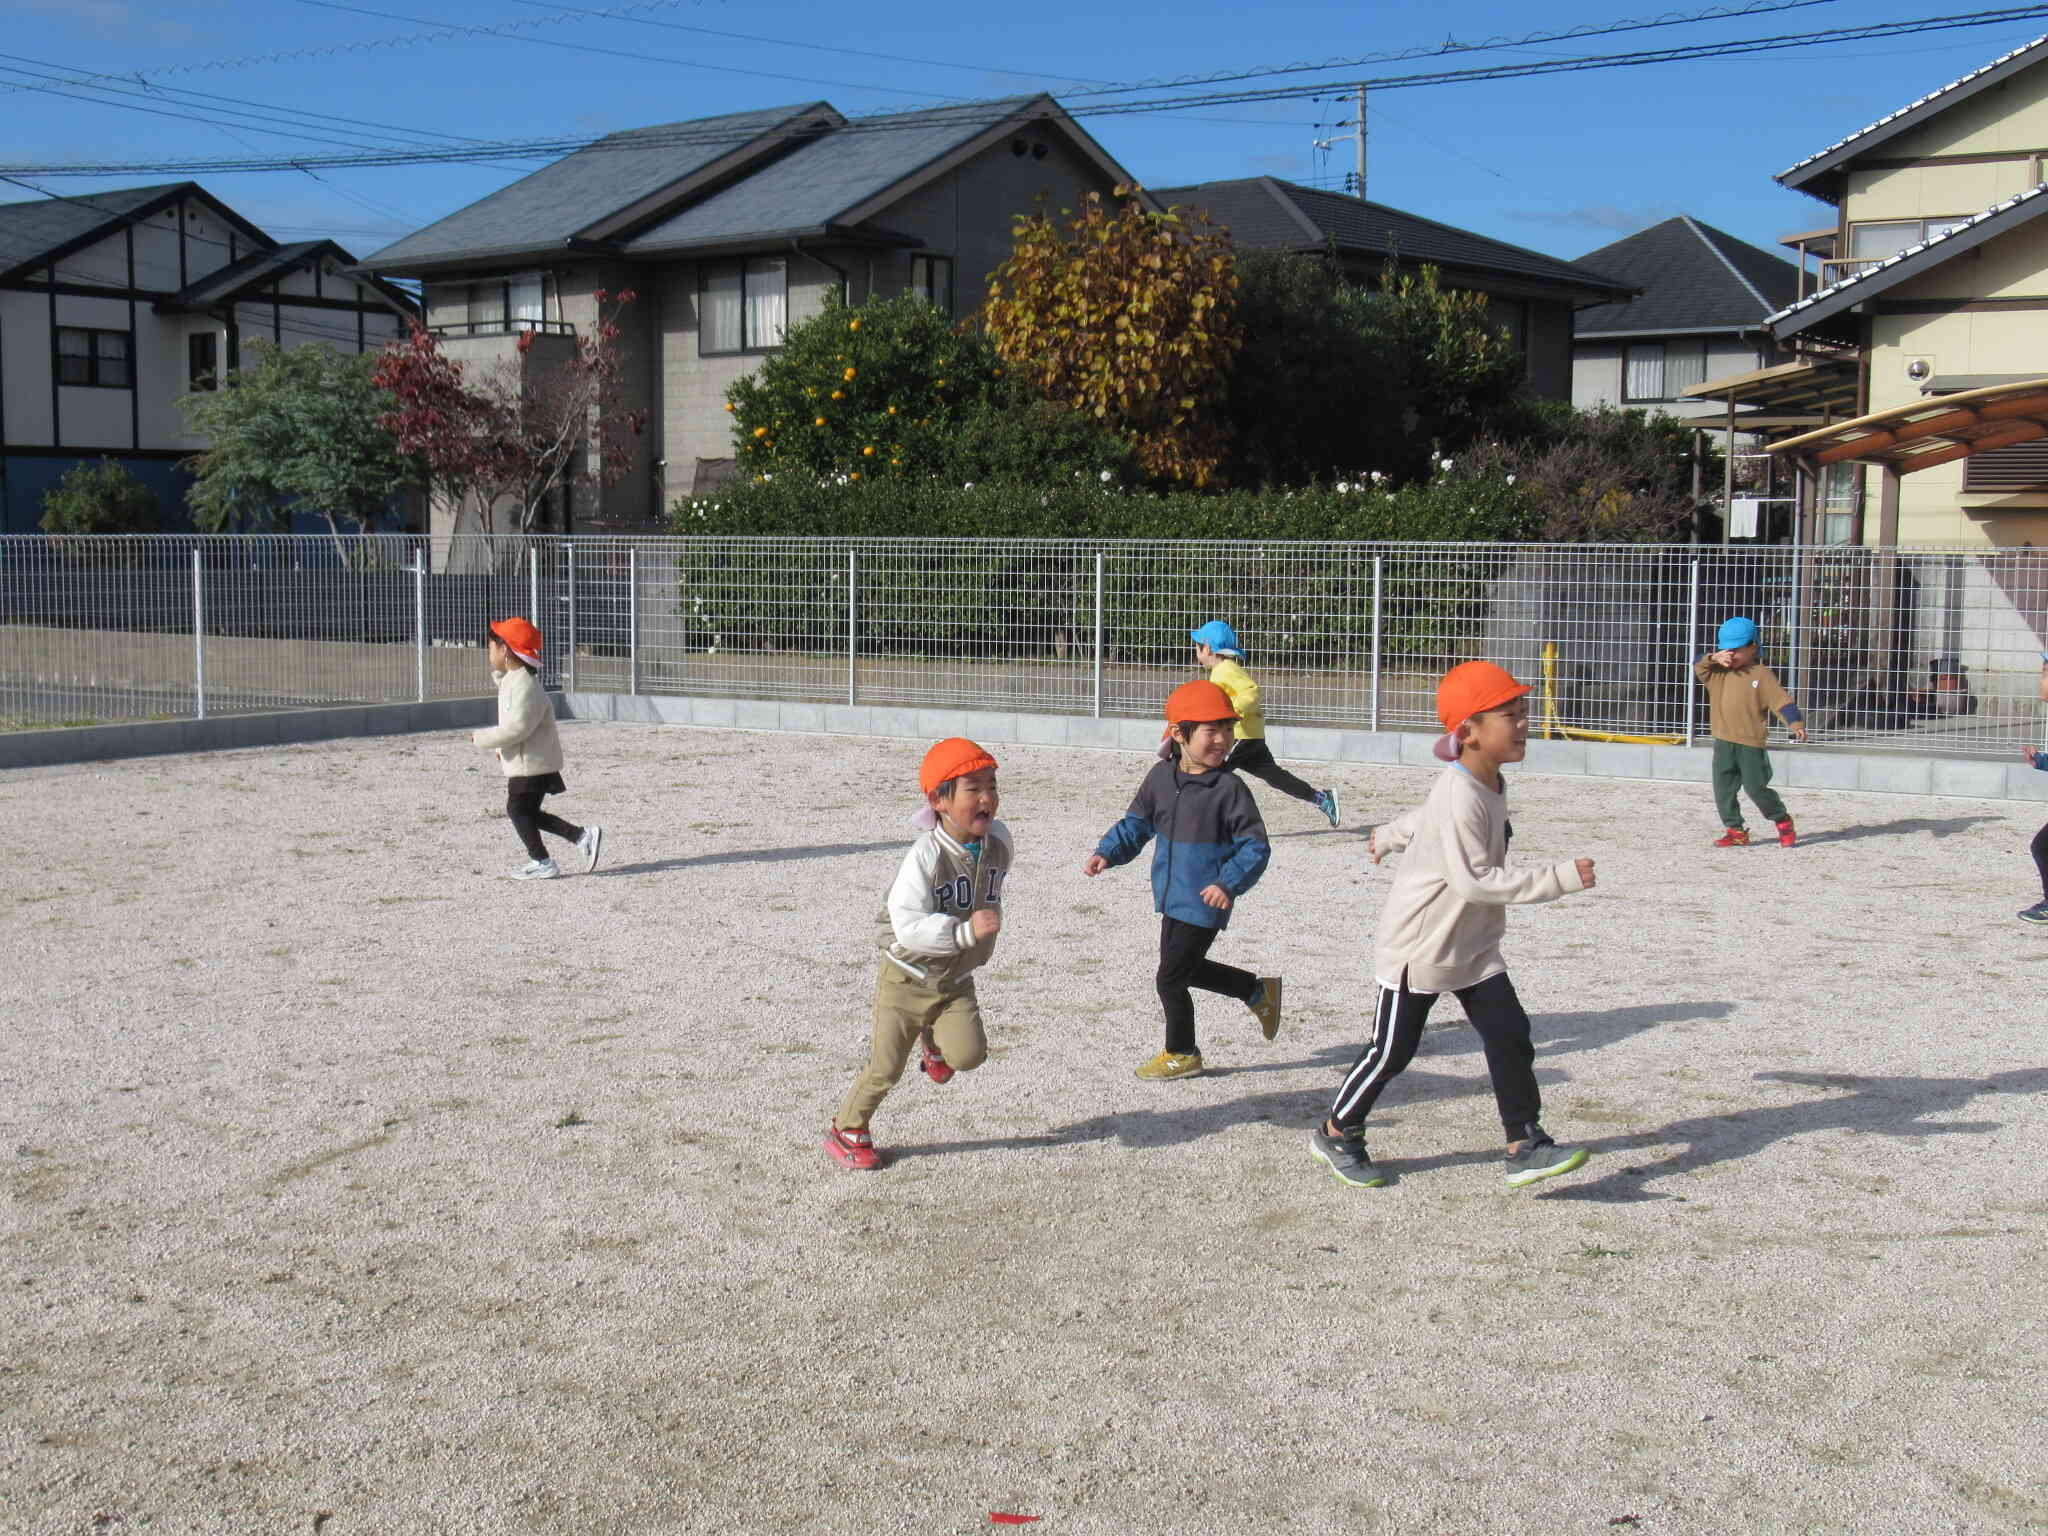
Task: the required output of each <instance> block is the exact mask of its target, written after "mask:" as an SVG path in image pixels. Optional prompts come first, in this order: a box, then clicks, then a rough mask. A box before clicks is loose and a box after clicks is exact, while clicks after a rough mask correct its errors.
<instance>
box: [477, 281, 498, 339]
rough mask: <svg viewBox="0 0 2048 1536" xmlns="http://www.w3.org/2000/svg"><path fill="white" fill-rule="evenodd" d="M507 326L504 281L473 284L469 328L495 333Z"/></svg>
mask: <svg viewBox="0 0 2048 1536" xmlns="http://www.w3.org/2000/svg"><path fill="white" fill-rule="evenodd" d="M504 324H505V285H504V283H503V282H502V281H500V282H491V283H472V284H471V285H470V289H469V328H470V330H471V332H472V333H474V332H477V331H494V330H498V329H500V328H502V327H503V326H504Z"/></svg>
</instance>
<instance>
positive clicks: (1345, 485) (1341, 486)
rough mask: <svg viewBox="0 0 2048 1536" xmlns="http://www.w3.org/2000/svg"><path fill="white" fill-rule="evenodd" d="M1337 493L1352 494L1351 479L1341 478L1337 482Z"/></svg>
mask: <svg viewBox="0 0 2048 1536" xmlns="http://www.w3.org/2000/svg"><path fill="white" fill-rule="evenodd" d="M1337 494H1338V495H1339V496H1349V495H1350V494H1351V482H1350V481H1349V480H1339V481H1338V482H1337Z"/></svg>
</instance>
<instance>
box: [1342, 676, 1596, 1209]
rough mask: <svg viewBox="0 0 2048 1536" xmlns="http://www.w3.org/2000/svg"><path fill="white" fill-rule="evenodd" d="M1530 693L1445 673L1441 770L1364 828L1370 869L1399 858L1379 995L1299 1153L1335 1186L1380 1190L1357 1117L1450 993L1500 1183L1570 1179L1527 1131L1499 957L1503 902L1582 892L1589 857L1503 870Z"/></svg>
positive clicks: (1380, 956) (1521, 1061)
mask: <svg viewBox="0 0 2048 1536" xmlns="http://www.w3.org/2000/svg"><path fill="white" fill-rule="evenodd" d="M1528 692H1529V690H1528V689H1527V688H1526V687H1524V686H1523V685H1522V684H1520V683H1518V682H1516V681H1515V680H1514V678H1513V677H1511V676H1509V674H1508V673H1507V672H1506V671H1504V670H1503V669H1501V668H1500V667H1497V666H1495V665H1493V664H1492V663H1491V662H1484V661H1468V662H1466V663H1465V664H1464V665H1462V666H1458V667H1453V668H1452V669H1451V671H1450V672H1449V673H1448V674H1446V675H1445V677H1444V679H1443V681H1442V682H1441V683H1440V684H1439V685H1438V687H1437V716H1438V718H1439V719H1440V720H1442V722H1443V724H1444V728H1445V734H1444V735H1443V736H1442V737H1441V738H1440V739H1439V740H1438V741H1437V743H1436V755H1437V757H1438V758H1440V759H1442V760H1443V761H1444V762H1446V763H1447V764H1449V766H1448V767H1446V768H1445V769H1444V771H1443V773H1442V774H1440V775H1439V776H1438V778H1437V781H1436V783H1435V784H1434V785H1432V786H1431V788H1430V792H1429V798H1428V799H1427V800H1425V801H1424V802H1423V804H1422V805H1421V806H1420V807H1419V808H1417V809H1416V810H1413V811H1409V812H1408V813H1406V814H1405V815H1403V816H1400V817H1398V818H1396V819H1395V820H1394V821H1392V822H1390V823H1388V824H1387V825H1385V826H1382V827H1375V828H1374V829H1373V835H1372V858H1373V862H1374V863H1375V864H1377V863H1378V862H1379V861H1380V859H1381V858H1383V857H1384V856H1385V855H1387V854H1389V853H1403V854H1404V856H1403V858H1402V860H1401V865H1400V868H1399V869H1398V870H1397V871H1396V873H1395V875H1394V885H1393V889H1392V890H1391V891H1390V892H1389V893H1388V895H1387V903H1386V906H1385V908H1384V909H1382V911H1381V913H1380V924H1379V933H1378V936H1377V941H1376V943H1375V944H1374V952H1373V972H1374V978H1375V980H1376V981H1377V982H1378V983H1379V989H1378V997H1377V999H1376V1001H1375V1005H1374V1008H1373V1027H1372V1036H1371V1038H1370V1039H1368V1040H1367V1041H1366V1043H1365V1048H1364V1049H1363V1050H1362V1051H1360V1052H1359V1054H1358V1059H1357V1060H1356V1061H1355V1062H1353V1063H1352V1065H1351V1070H1350V1071H1348V1072H1347V1073H1345V1075H1344V1083H1343V1086H1342V1087H1341V1088H1339V1089H1338V1091H1337V1097H1336V1100H1335V1102H1334V1103H1333V1104H1332V1105H1331V1106H1330V1115H1329V1118H1328V1119H1327V1120H1326V1121H1324V1122H1323V1123H1322V1124H1321V1125H1319V1126H1317V1127H1316V1129H1315V1130H1314V1131H1313V1132H1311V1133H1310V1137H1309V1150H1310V1152H1311V1153H1312V1154H1313V1155H1314V1157H1315V1158H1316V1160H1317V1161H1318V1162H1320V1163H1322V1164H1323V1165H1324V1166H1325V1167H1327V1168H1328V1169H1329V1170H1330V1172H1331V1173H1332V1174H1333V1175H1334V1176H1335V1177H1336V1178H1337V1179H1338V1181H1339V1182H1341V1183H1344V1184H1350V1185H1354V1186H1357V1187H1360V1188H1367V1189H1370V1188H1377V1187H1378V1186H1380V1185H1382V1184H1384V1183H1386V1182H1387V1180H1386V1175H1385V1174H1384V1173H1383V1172H1381V1171H1380V1170H1379V1169H1378V1168H1376V1167H1375V1166H1374V1165H1373V1161H1372V1158H1371V1157H1370V1156H1369V1155H1368V1154H1367V1152H1366V1149H1365V1119H1366V1116H1367V1114H1369V1113H1370V1112H1371V1110H1372V1107H1373V1105H1374V1104H1375V1103H1376V1102H1377V1101H1378V1099H1379V1096H1380V1094H1381V1093H1382V1092H1383V1091H1384V1090H1385V1088H1386V1086H1387V1085H1388V1084H1389V1083H1391V1082H1392V1081H1393V1080H1394V1079H1395V1078H1396V1077H1398V1076H1400V1074H1401V1073H1402V1072H1403V1071H1404V1070H1405V1069H1406V1068H1407V1066H1408V1063H1409V1061H1410V1059H1412V1058H1413V1056H1414V1055H1415V1048H1416V1046H1417V1044H1419V1043H1420V1041H1421V1039H1422V1028H1423V1025H1424V1023H1425V1022H1427V1020H1428V1018H1429V1012H1430V1009H1431V1007H1432V1006H1433V1005H1434V1004H1435V1002H1436V1000H1437V998H1438V997H1439V996H1441V995H1442V994H1443V993H1445V992H1454V993H1456V994H1457V997H1458V1001H1459V1002H1460V1003H1462V1004H1463V1005H1464V1008H1465V1016H1466V1017H1467V1018H1468V1019H1470V1020H1471V1022H1472V1027H1473V1028H1474V1029H1475V1030H1477V1031H1478V1032H1479V1038H1480V1041H1481V1044H1482V1045H1483V1047H1484V1049H1485V1053H1486V1069H1487V1073H1488V1075H1489V1076H1490V1077H1491V1078H1492V1079H1493V1093H1494V1100H1495V1104H1496V1106H1497V1107H1498V1109H1499V1111H1500V1118H1501V1124H1502V1126H1503V1127H1504V1128H1505V1129H1506V1131H1507V1140H1508V1149H1507V1182H1508V1184H1509V1186H1510V1187H1511V1188H1517V1189H1519V1188H1521V1187H1522V1186H1523V1185H1525V1184H1533V1183H1535V1182H1537V1181H1538V1180H1540V1179H1548V1178H1554V1177H1556V1176H1557V1175H1559V1174H1563V1173H1570V1172H1571V1171H1572V1170H1573V1169H1575V1168H1577V1167H1579V1166H1580V1165H1581V1164H1583V1163H1584V1162H1585V1161H1586V1158H1587V1155H1588V1154H1587V1152H1586V1149H1585V1148H1583V1147H1561V1146H1559V1145H1557V1143H1556V1142H1554V1141H1553V1140H1551V1138H1550V1137H1549V1135H1547V1134H1546V1133H1545V1131H1544V1129H1543V1126H1542V1125H1541V1123H1540V1121H1539V1116H1540V1115H1541V1113H1542V1108H1543V1100H1542V1092H1541V1090H1540V1089H1539V1088H1538V1087H1537V1084H1536V1072H1535V1066H1534V1063H1535V1058H1536V1050H1535V1046H1534V1044H1533V1043H1532V1042H1531V1040H1530V1034H1529V1015H1528V1014H1527V1013H1526V1012H1524V1011H1523V1008H1522V1004H1521V1000H1520V999H1519V998H1518V997H1516V995H1515V987H1514V983H1513V982H1512V981H1510V980H1509V979H1508V973H1507V962H1506V961H1505V960H1504V959H1502V958H1501V952H1500V941H1501V937H1502V935H1503V934H1504V933H1505V932H1506V931H1507V909H1508V907H1509V906H1510V905H1511V904H1514V903H1518V902H1536V901H1555V900H1557V898H1559V897H1560V896H1564V895H1567V894H1569V893H1571V892H1573V891H1585V890H1591V889H1592V887H1593V861H1592V860H1591V859H1572V860H1567V861H1566V862H1564V863H1561V864H1555V865H1550V866H1548V867H1544V868H1537V869H1528V870H1516V869H1510V868H1509V867H1508V864H1507V847H1508V840H1509V837H1510V836H1511V834H1512V829H1511V828H1510V827H1509V825H1508V816H1507V795H1506V786H1505V783H1504V782H1503V780H1502V777H1501V772H1500V770H1501V766H1502V764H1504V763H1518V762H1520V761H1521V760H1522V758H1523V757H1524V756H1525V755H1526V753H1527V749H1528V738H1529V705H1528V699H1527V694H1528Z"/></svg>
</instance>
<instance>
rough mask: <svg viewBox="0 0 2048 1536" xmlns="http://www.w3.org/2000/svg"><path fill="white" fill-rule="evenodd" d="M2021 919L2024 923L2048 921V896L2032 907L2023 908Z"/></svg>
mask: <svg viewBox="0 0 2048 1536" xmlns="http://www.w3.org/2000/svg"><path fill="white" fill-rule="evenodd" d="M2020 921H2021V922H2023V923H2048V898H2044V899H2043V900H2040V901H2037V902H2035V903H2034V904H2033V905H2032V906H2031V907H2026V908H2023V909H2022V910H2021V912H2020Z"/></svg>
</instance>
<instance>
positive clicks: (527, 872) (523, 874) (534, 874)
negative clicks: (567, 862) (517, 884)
mask: <svg viewBox="0 0 2048 1536" xmlns="http://www.w3.org/2000/svg"><path fill="white" fill-rule="evenodd" d="M561 873H562V872H561V871H560V870H559V869H557V868H556V867H555V861H554V860H553V859H535V860H534V861H533V862H532V863H531V864H529V865H527V866H526V867H525V868H524V869H515V870H513V871H512V878H513V879H514V880H553V879H555V878H556V877H557V876H559V875H560V874H561Z"/></svg>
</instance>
